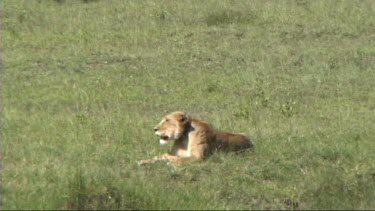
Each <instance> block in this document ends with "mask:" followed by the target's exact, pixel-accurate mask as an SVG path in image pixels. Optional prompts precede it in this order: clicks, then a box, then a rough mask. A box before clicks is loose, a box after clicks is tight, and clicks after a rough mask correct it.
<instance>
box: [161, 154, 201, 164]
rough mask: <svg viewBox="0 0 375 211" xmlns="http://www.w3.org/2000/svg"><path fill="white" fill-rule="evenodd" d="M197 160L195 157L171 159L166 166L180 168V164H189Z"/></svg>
mask: <svg viewBox="0 0 375 211" xmlns="http://www.w3.org/2000/svg"><path fill="white" fill-rule="evenodd" d="M199 159H200V158H199V157H196V156H191V157H177V158H175V159H172V160H170V161H168V165H174V166H180V165H182V164H185V163H190V162H193V161H197V160H199Z"/></svg>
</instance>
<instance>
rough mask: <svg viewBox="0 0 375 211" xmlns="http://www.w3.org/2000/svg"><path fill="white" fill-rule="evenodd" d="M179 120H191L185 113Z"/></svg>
mask: <svg viewBox="0 0 375 211" xmlns="http://www.w3.org/2000/svg"><path fill="white" fill-rule="evenodd" d="M181 122H191V118H190V116H189V115H187V114H185V115H183V116H182V117H181Z"/></svg>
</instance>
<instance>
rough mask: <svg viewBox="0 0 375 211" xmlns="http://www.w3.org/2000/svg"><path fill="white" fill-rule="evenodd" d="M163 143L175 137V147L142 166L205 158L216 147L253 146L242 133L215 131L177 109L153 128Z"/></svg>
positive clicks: (239, 148) (226, 149)
mask: <svg viewBox="0 0 375 211" xmlns="http://www.w3.org/2000/svg"><path fill="white" fill-rule="evenodd" d="M154 131H155V134H156V135H157V136H159V137H160V141H159V143H160V144H162V145H164V144H167V143H168V142H169V141H171V140H174V144H173V147H172V150H171V151H170V152H169V153H165V154H163V155H160V156H155V157H154V158H151V159H147V160H141V161H139V162H138V164H139V165H142V164H147V163H154V162H156V161H159V160H167V161H168V164H173V165H180V164H182V163H185V162H190V161H195V160H199V159H203V158H205V157H206V156H207V155H209V154H211V153H213V152H215V151H216V150H223V151H241V150H244V149H247V148H250V147H252V146H253V144H252V143H251V141H250V139H249V138H248V137H246V136H245V135H243V134H233V133H228V132H223V131H219V130H215V129H214V128H213V127H212V126H211V125H210V124H208V123H206V122H203V121H200V120H198V119H194V118H191V117H190V116H189V115H187V114H186V113H184V112H181V111H176V112H172V113H170V114H168V115H167V116H165V117H164V118H163V119H162V120H161V122H160V123H159V124H158V125H157V126H156V127H155V128H154Z"/></svg>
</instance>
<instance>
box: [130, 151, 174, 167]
mask: <svg viewBox="0 0 375 211" xmlns="http://www.w3.org/2000/svg"><path fill="white" fill-rule="evenodd" d="M176 158H177V156H175V155H172V154H169V153H165V154H162V155H159V156H155V157H153V158H151V159H146V160H140V161H138V162H137V163H138V165H144V164H152V163H155V162H157V161H163V160H167V161H169V162H170V161H172V160H174V159H176Z"/></svg>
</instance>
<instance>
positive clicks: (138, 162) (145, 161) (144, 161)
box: [137, 160, 150, 166]
mask: <svg viewBox="0 0 375 211" xmlns="http://www.w3.org/2000/svg"><path fill="white" fill-rule="evenodd" d="M147 163H150V162H149V161H148V160H140V161H137V165H138V166H142V165H145V164H147Z"/></svg>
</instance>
